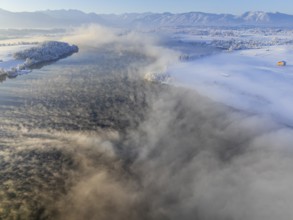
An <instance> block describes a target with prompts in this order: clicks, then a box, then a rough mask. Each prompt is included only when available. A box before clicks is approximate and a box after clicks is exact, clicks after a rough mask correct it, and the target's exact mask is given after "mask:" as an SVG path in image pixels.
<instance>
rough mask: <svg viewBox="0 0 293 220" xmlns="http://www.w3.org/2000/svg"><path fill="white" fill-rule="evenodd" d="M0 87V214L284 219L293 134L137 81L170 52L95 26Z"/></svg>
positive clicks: (170, 57)
mask: <svg viewBox="0 0 293 220" xmlns="http://www.w3.org/2000/svg"><path fill="white" fill-rule="evenodd" d="M63 40H64V41H68V42H70V43H76V44H78V46H79V48H80V52H79V53H78V54H74V55H73V56H71V57H69V58H66V59H63V60H60V61H58V62H56V63H54V64H52V65H49V66H45V67H43V68H41V69H36V70H34V71H33V72H32V73H30V74H28V75H25V76H19V77H17V78H16V79H13V80H7V81H5V82H3V84H1V85H0V98H1V99H0V104H1V107H0V108H1V118H0V128H1V129H0V135H1V142H0V167H1V169H0V178H1V184H0V198H1V202H0V218H1V219H57V220H58V219H60V220H61V219H62V220H64V219H71V220H75V219H78V220H80V219H100V220H103V219H105V220H111V219H113V220H117V219H123V220H124V219H125V220H126V219H127V220H132V219H133V220H137V219H150V220H155V219H157V220H162V219H166V220H167V219H172V220H175V219H182V220H183V219H184V220H185V219H186V220H190V219H197V220H215V219H217V220H227V219H229V220H276V219H278V220H288V219H291V218H292V216H293V210H292V208H291V205H292V202H293V192H292V190H291V187H292V184H293V176H292V175H291V172H292V170H293V160H292V157H293V151H292V141H293V132H292V129H291V128H289V127H286V126H285V125H282V124H278V123H277V122H275V121H274V120H273V119H272V118H270V117H269V116H268V115H267V114H266V115H262V114H261V113H260V114H251V113H247V112H244V111H240V110H237V109H233V108H231V107H227V106H225V105H224V104H220V103H218V102H215V101H212V100H210V99H209V98H207V97H205V95H204V94H198V93H197V92H196V90H188V89H185V88H180V87H173V86H169V85H164V84H160V83H152V82H147V81H145V80H144V79H143V78H144V74H145V73H146V72H149V71H166V68H167V66H168V65H169V64H173V63H174V62H177V61H176V60H177V58H178V54H177V52H174V51H172V50H169V49H166V48H162V47H159V46H155V45H156V39H153V38H148V37H145V36H142V35H138V34H135V33H124V34H117V33H115V32H114V31H112V30H106V29H103V28H100V27H94V26H91V27H89V28H83V29H79V30H77V31H76V33H75V35H74V36H71V37H66V38H63Z"/></svg>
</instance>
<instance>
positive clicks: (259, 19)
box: [0, 9, 293, 28]
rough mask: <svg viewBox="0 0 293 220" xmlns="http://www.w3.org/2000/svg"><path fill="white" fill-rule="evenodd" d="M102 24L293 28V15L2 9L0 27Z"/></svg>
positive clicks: (121, 25)
mask: <svg viewBox="0 0 293 220" xmlns="http://www.w3.org/2000/svg"><path fill="white" fill-rule="evenodd" d="M89 23H98V24H102V25H110V26H120V27H125V26H127V27H158V26H245V25H250V26H266V27H293V15H288V14H283V13H268V12H260V11H257V12H246V13H244V14H242V15H240V16H238V15H232V14H212V13H203V12H188V13H179V14H173V13H128V14H121V15H115V14H95V13H84V12H82V11H78V10H47V11H37V12H9V11H6V10H2V9H0V28H53V27H54V28H56V27H68V26H76V25H81V24H89Z"/></svg>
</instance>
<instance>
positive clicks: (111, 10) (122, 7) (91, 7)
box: [0, 0, 293, 15]
mask: <svg viewBox="0 0 293 220" xmlns="http://www.w3.org/2000/svg"><path fill="white" fill-rule="evenodd" d="M0 8H2V9H4V10H8V11H12V12H33V11H43V10H60V9H75V10H80V11H84V12H86V13H90V12H94V13H97V14H123V13H143V12H153V13H163V12H170V13H184V12H190V11H198V12H199V11H200V12H206V13H216V14H222V13H223V14H235V15H240V14H242V13H244V12H247V11H265V12H281V13H285V14H293V3H292V2H291V1H289V0H285V1H283V2H282V4H279V3H278V2H275V1H273V0H269V1H264V0H261V1H258V2H253V3H251V4H249V3H247V2H246V1H244V0H240V1H237V2H235V1H232V0H224V1H221V4H218V2H217V1H215V0H206V1H204V2H203V1H190V0H183V1H180V2H172V1H171V2H169V1H168V2H167V1H165V0H161V1H154V0H151V1H147V2H139V1H134V0H126V1H123V2H119V1H111V2H103V1H101V0H97V1H93V0H87V1H79V0H78V1H74V2H72V1H69V0H65V1H62V2H60V1H57V0H52V1H50V3H44V2H42V1H36V0H28V1H25V2H23V1H20V0H12V1H9V2H5V3H1V2H0Z"/></svg>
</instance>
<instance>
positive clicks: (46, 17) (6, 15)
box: [0, 9, 106, 28]
mask: <svg viewBox="0 0 293 220" xmlns="http://www.w3.org/2000/svg"><path fill="white" fill-rule="evenodd" d="M84 23H100V24H105V23H106V22H105V21H103V19H102V18H100V16H99V15H97V14H95V13H89V14H87V13H84V12H82V11H78V10H52V11H51V10H47V11H37V12H10V11H6V10H3V9H0V28H56V27H68V26H71V25H81V24H84Z"/></svg>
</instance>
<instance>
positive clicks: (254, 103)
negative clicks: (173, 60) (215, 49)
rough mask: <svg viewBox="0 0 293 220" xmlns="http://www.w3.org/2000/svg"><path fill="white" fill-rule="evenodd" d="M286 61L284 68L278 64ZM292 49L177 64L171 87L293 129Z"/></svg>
mask: <svg viewBox="0 0 293 220" xmlns="http://www.w3.org/2000/svg"><path fill="white" fill-rule="evenodd" d="M280 60H286V61H287V65H286V66H277V62H278V61H280ZM292 63H293V46H272V47H266V48H263V49H250V50H243V51H236V52H224V53H221V54H217V55H214V56H210V57H205V58H202V59H198V60H194V61H192V62H185V63H180V64H178V65H175V66H173V67H172V68H171V69H170V71H169V74H170V75H171V77H172V78H173V79H172V80H173V82H172V83H173V84H175V85H180V86H186V87H190V88H194V89H196V90H197V91H198V92H200V93H201V94H203V95H205V96H208V97H210V98H211V99H213V100H215V101H219V102H222V103H225V104H227V105H229V106H232V107H234V108H237V109H241V110H245V111H248V112H251V113H264V114H272V115H273V116H274V117H277V118H278V120H281V121H282V122H284V123H289V124H290V125H291V126H292V125H293V114H292V112H291V109H292V106H293V100H292V93H293V87H292V84H293V65H292Z"/></svg>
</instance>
